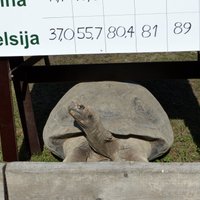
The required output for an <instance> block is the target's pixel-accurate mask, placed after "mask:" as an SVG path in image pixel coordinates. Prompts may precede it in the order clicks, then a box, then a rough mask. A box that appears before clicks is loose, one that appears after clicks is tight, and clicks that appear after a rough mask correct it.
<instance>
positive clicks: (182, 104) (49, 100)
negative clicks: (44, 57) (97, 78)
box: [0, 52, 200, 162]
mask: <svg viewBox="0 0 200 200" xmlns="http://www.w3.org/2000/svg"><path fill="white" fill-rule="evenodd" d="M196 58H197V55H196V53H192V52H184V53H160V54H159V53H157V54H152V53H147V54H114V55H91V56H88V55H83V56H77V55H75V56H52V57H50V60H51V63H52V64H66V63H67V64H76V63H105V62H111V63H114V62H151V61H184V60H196ZM39 64H41V63H39ZM161 67H162V66H161ZM169 67H171V66H169ZM180 73H181V72H180ZM139 83H140V84H142V85H143V86H145V87H146V88H147V89H149V90H150V91H151V92H152V94H153V95H154V96H155V97H156V98H157V99H158V101H159V102H160V103H161V105H162V106H163V108H164V109H165V111H166V112H167V114H168V116H169V118H170V122H171V125H172V128H173V131H174V137H175V140H174V144H173V146H172V148H171V150H170V151H169V152H168V154H166V155H165V156H164V157H162V158H160V159H157V160H156V162H199V161H200V111H199V103H200V80H199V79H190V80H146V81H143V80H141V81H139ZM30 86H31V94H32V100H33V107H34V112H35V116H36V122H37V128H38V132H39V135H40V137H42V130H43V127H44V125H45V122H46V120H47V117H48V115H49V113H50V111H51V110H52V109H53V107H54V106H55V104H56V103H57V102H58V101H59V99H60V98H61V97H62V95H63V94H64V93H65V92H66V91H67V90H68V89H69V88H70V87H71V86H72V84H69V83H58V84H55V83H50V84H48V83H45V84H33V85H30ZM13 97H14V114H15V124H16V132H17V143H18V148H19V151H21V153H22V154H23V153H24V154H26V152H25V151H26V150H25V149H23V148H22V147H23V134H22V129H21V123H20V118H19V114H18V110H17V105H16V99H15V95H14V92H13ZM22 157H23V156H22ZM0 159H1V160H2V156H1V154H0ZM30 160H31V161H46V162H51V161H53V162H56V161H58V160H57V159H56V158H55V157H54V156H53V155H52V154H51V153H50V152H49V150H48V149H46V148H45V147H44V151H43V152H42V153H41V154H37V155H33V156H32V157H31V159H30Z"/></svg>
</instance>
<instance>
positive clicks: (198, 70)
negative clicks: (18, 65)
mask: <svg viewBox="0 0 200 200" xmlns="http://www.w3.org/2000/svg"><path fill="white" fill-rule="evenodd" d="M14 75H15V78H16V79H19V80H25V79H26V80H27V81H28V82H30V83H31V82H34V83H36V82H61V81H98V80H133V79H166V78H167V79H178V78H180V79H182V78H199V77H200V67H199V62H197V61H188V62H152V63H115V64H91V65H89V64H86V65H52V66H51V67H49V68H48V67H44V66H37V67H32V66H26V67H24V68H23V69H20V70H18V71H15V74H14Z"/></svg>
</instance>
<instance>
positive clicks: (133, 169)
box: [6, 162, 200, 200]
mask: <svg viewBox="0 0 200 200" xmlns="http://www.w3.org/2000/svg"><path fill="white" fill-rule="evenodd" d="M6 179H7V186H8V194H9V200H22V199H23V200H30V199H31V200H32V199H35V200H37V199H38V200H43V199H44V200H46V199H48V200H114V199H115V200H116V199H117V200H133V199H136V200H139V199H140V200H147V199H148V200H151V199H153V200H161V199H165V200H166V199H170V200H177V199H181V200H186V199H187V200H197V199H198V200H199V198H200V163H185V164H180V163H170V164H160V163H133V162H126V163H114V162H106V163H70V164H66V163H30V162H29V163H23V162H22V163H9V164H7V167H6Z"/></svg>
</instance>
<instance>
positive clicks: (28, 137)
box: [11, 57, 41, 155]
mask: <svg viewBox="0 0 200 200" xmlns="http://www.w3.org/2000/svg"><path fill="white" fill-rule="evenodd" d="M22 63H23V58H22V57H18V58H12V59H11V67H12V69H14V68H15V67H16V66H19V65H21V64H22ZM13 83H14V87H15V93H16V97H17V103H18V108H19V113H20V118H21V123H22V128H23V133H24V139H25V143H26V146H27V150H28V151H29V154H30V155H32V154H34V153H39V152H41V146H40V141H39V136H38V131H37V128H36V123H35V117H34V111H33V107H32V101H31V95H30V91H29V86H28V82H27V81H25V80H24V81H20V80H16V79H15V77H13Z"/></svg>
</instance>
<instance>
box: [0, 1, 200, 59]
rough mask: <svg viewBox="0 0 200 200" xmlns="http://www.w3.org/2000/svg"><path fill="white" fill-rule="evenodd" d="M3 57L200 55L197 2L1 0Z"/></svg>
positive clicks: (1, 45)
mask: <svg viewBox="0 0 200 200" xmlns="http://www.w3.org/2000/svg"><path fill="white" fill-rule="evenodd" d="M0 18H1V22H0V56H19V55H56V54H87V53H91V54H92V53H128V52H165V51H193V50H194V51H197V50H200V1H199V0H123V1H122V0H0Z"/></svg>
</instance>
